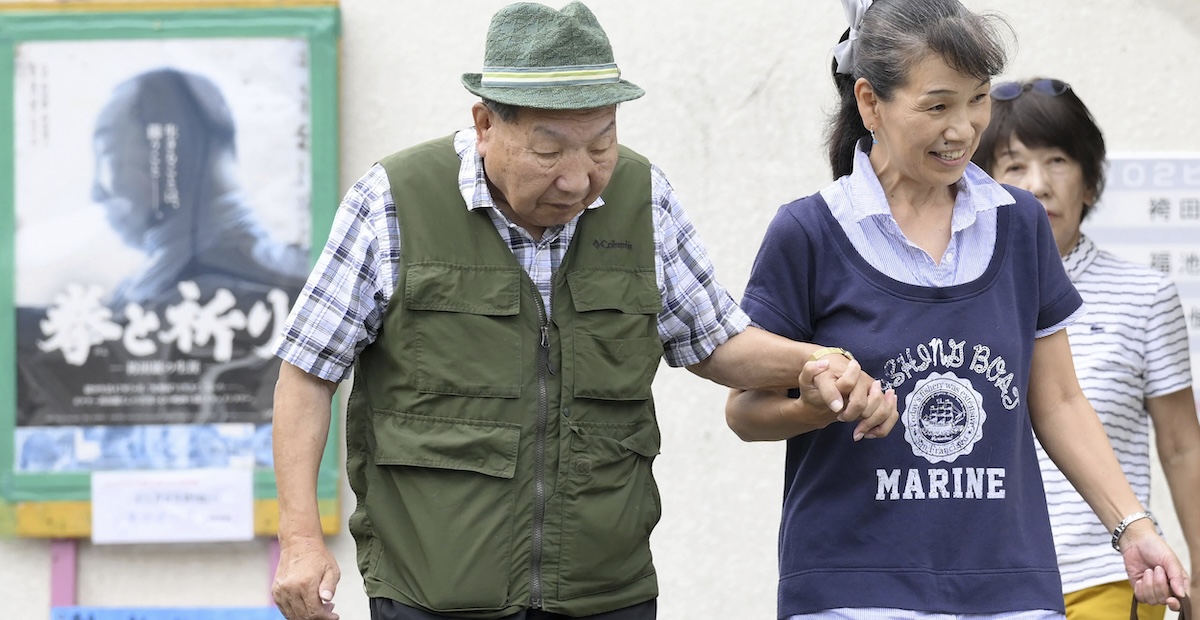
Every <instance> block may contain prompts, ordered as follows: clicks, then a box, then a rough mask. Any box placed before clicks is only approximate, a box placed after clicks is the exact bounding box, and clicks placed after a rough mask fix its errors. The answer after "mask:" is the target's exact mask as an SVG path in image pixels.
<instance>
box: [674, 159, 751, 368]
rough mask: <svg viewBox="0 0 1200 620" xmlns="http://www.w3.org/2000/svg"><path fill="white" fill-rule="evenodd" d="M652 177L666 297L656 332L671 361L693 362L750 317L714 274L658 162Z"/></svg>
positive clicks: (712, 348) (709, 353)
mask: <svg viewBox="0 0 1200 620" xmlns="http://www.w3.org/2000/svg"><path fill="white" fill-rule="evenodd" d="M651 181H652V190H651V191H652V197H651V200H652V202H653V208H654V210H655V214H654V220H655V226H654V242H655V245H656V246H657V247H656V250H657V252H656V256H655V267H656V268H657V270H658V273H657V276H658V282H659V289H660V292H661V294H662V300H663V308H662V312H660V313H659V315H658V334H659V337H661V338H662V341H663V348H664V353H663V357H664V358H665V359H666V360H667V363H668V364H670V365H671V366H676V367H678V366H690V365H692V364H696V363H699V362H702V361H704V360H705V359H706V358H708V356H709V355H711V354H712V352H713V350H714V349H716V348H717V347H718V346H720V345H721V344H723V343H724V342H725V341H726V340H729V339H730V338H732V337H733V336H735V335H737V334H738V333H740V332H742V331H743V330H745V329H746V326H747V325H749V324H750V318H749V317H748V316H746V313H745V312H743V311H742V309H741V308H740V307H739V306H738V305H737V303H736V302H735V301H734V300H733V297H731V296H730V295H729V292H728V291H726V290H725V288H724V287H723V286H721V285H720V283H718V282H717V281H716V279H714V277H713V265H712V262H711V261H710V260H709V258H708V252H707V251H706V250H705V249H704V246H703V244H701V242H700V239H699V238H698V237H697V236H696V229H695V228H693V227H692V222H691V220H689V219H688V217H687V214H685V213H684V212H683V208H682V207H681V206H680V205H679V199H678V198H677V197H676V195H675V190H674V189H672V188H671V184H670V182H668V181H667V177H666V175H664V174H663V172H662V170H659V168H658V167H657V166H651Z"/></svg>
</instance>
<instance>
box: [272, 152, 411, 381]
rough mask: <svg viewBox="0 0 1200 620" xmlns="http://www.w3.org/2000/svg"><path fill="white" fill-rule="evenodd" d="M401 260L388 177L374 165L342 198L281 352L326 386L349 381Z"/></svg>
mask: <svg viewBox="0 0 1200 620" xmlns="http://www.w3.org/2000/svg"><path fill="white" fill-rule="evenodd" d="M399 256H400V234H399V230H398V227H397V220H396V208H395V205H394V204H393V202H392V194H391V191H390V190H389V188H388V179H387V173H386V172H384V170H383V168H382V167H381V166H379V165H378V164H376V165H375V166H373V167H372V168H371V170H370V171H368V172H367V174H366V175H364V176H363V177H362V178H361V179H359V180H358V182H357V183H355V184H354V186H353V187H351V188H350V191H348V192H347V193H346V197H345V198H343V199H342V203H341V205H340V206H339V207H338V211H337V214H336V215H335V216H334V221H333V227H332V229H331V230H330V232H329V239H328V241H326V243H325V249H324V250H323V251H322V252H321V257H320V258H318V259H317V264H316V266H315V267H314V268H313V271H312V274H311V275H309V277H308V282H307V283H306V284H305V285H304V289H303V290H302V291H301V292H300V297H299V298H298V299H297V301H296V304H295V306H293V307H292V311H291V314H290V315H289V316H288V319H287V322H286V323H285V324H284V329H283V335H282V342H281V343H280V344H279V346H278V348H277V349H276V355H278V356H279V357H280V358H282V359H283V360H284V361H286V362H288V363H290V364H293V365H295V366H297V367H299V368H300V369H302V370H304V371H306V372H308V373H311V374H313V375H316V376H318V377H320V378H322V379H325V380H327V381H334V382H339V381H342V380H343V379H345V378H346V376H347V375H349V374H350V368H351V367H352V366H353V364H354V360H355V358H356V357H357V356H358V353H359V352H360V351H362V349H363V348H364V347H366V346H367V344H369V343H370V342H372V341H373V340H374V339H375V335H376V334H377V333H378V331H379V326H380V324H381V323H382V321H383V311H384V309H386V308H387V304H388V300H389V299H390V298H391V295H392V291H393V290H395V288H396V276H395V265H396V264H397V259H398V258H399Z"/></svg>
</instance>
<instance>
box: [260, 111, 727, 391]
mask: <svg viewBox="0 0 1200 620" xmlns="http://www.w3.org/2000/svg"><path fill="white" fill-rule="evenodd" d="M454 149H455V150H456V151H457V152H458V155H459V157H460V158H461V160H462V166H461V167H460V168H459V173H458V188H459V191H460V192H461V193H462V196H463V200H464V201H466V204H467V208H468V209H471V210H475V209H486V210H487V213H488V215H489V216H490V217H491V218H492V223H493V224H494V225H495V227H496V231H497V232H498V233H499V234H500V236H501V237H503V238H504V239H505V240H507V241H508V245H509V248H511V249H512V252H513V255H514V256H516V258H517V261H518V262H520V263H521V265H522V266H523V267H524V268H525V271H527V272H528V273H529V277H530V278H531V279H532V280H533V282H534V284H536V285H537V287H538V290H539V291H541V294H542V300H543V301H544V302H545V304H546V310H547V312H550V311H551V310H552V308H551V305H550V302H551V299H550V290H551V282H552V281H553V275H554V271H555V270H556V269H558V267H559V265H560V264H562V258H563V255H564V254H565V253H566V251H567V248H568V247H570V244H571V238H572V237H573V236H574V234H575V228H576V225H577V223H578V218H576V219H574V220H572V221H571V222H569V223H567V224H564V225H562V226H556V227H552V228H548V229H546V231H545V233H544V234H543V235H542V238H541V240H534V239H533V238H532V237H530V236H529V234H528V233H527V232H525V231H524V230H523V229H521V228H519V227H517V226H516V225H515V224H513V223H512V222H511V221H510V220H509V219H508V218H507V217H506V216H505V215H504V214H503V213H501V212H500V210H499V209H498V208H496V203H495V202H494V201H493V200H492V196H491V193H490V192H489V191H488V186H487V182H486V179H485V177H484V172H483V158H481V157H480V156H479V153H478V151H476V150H475V131H474V130H473V129H465V130H462V131H459V132H458V133H457V134H455V136H454ZM651 183H652V190H651V203H652V205H653V209H654V249H655V253H654V267H655V275H656V277H657V280H658V289H659V292H660V293H661V295H662V300H663V307H662V311H661V312H660V313H659V315H658V333H659V336H660V337H661V338H662V341H663V346H664V349H665V351H664V357H665V359H666V360H667V363H668V364H670V365H672V366H689V365H691V364H695V363H697V362H700V361H702V360H704V359H705V358H707V357H708V356H709V355H710V354H711V353H712V351H713V349H716V348H717V346H719V345H721V344H722V343H724V342H725V341H726V340H728V339H729V338H731V337H733V336H734V335H735V334H737V333H739V332H741V331H742V330H744V329H745V328H746V326H747V325H748V324H749V322H750V320H749V318H748V317H747V316H746V315H745V313H743V312H742V310H741V309H740V308H739V307H738V305H737V304H736V303H735V302H734V301H733V299H732V298H731V297H730V295H729V293H728V292H727V291H726V290H725V289H724V288H723V287H722V286H721V285H720V284H719V283H717V281H716V280H715V279H714V278H713V266H712V263H711V262H710V261H709V258H708V254H707V252H706V251H705V249H704V246H703V245H701V243H700V240H699V239H698V238H697V237H696V231H695V229H694V228H693V227H692V224H691V222H690V221H689V220H688V218H687V216H686V215H685V214H684V212H683V209H682V208H681V207H680V205H679V201H678V199H677V198H676V196H675V192H674V190H673V189H672V188H671V184H670V183H669V182H668V181H667V178H666V176H664V175H663V173H662V171H661V170H659V169H658V167H656V166H651ZM603 204H604V202H603V200H601V199H597V200H596V202H594V203H593V204H591V205H589V206H588V208H589V209H596V208H599V207H601V206H603ZM399 267H400V228H399V222H398V220H397V218H396V205H395V203H393V202H392V193H391V191H390V189H389V187H388V178H387V173H386V172H384V170H383V168H382V167H381V166H379V165H378V164H376V165H375V166H373V167H372V168H371V170H370V171H368V172H367V174H366V175H365V176H363V177H362V178H361V179H359V180H358V182H357V183H355V184H354V187H352V188H350V191H349V192H347V194H346V197H345V198H344V199H343V200H342V204H341V206H340V207H339V208H338V212H337V215H336V216H335V218H334V222H333V228H332V230H331V231H330V233H329V240H328V242H327V243H326V245H325V250H324V251H323V252H322V253H321V257H320V258H319V259H318V260H317V265H316V267H315V268H314V269H313V272H312V275H310V276H309V279H308V283H307V284H305V286H304V290H303V291H302V292H301V293H300V298H299V299H298V300H297V302H296V305H295V306H294V307H293V308H292V312H291V314H290V315H289V316H288V319H287V323H286V324H285V325H284V330H283V340H282V342H281V344H280V345H279V347H278V349H277V350H276V354H277V355H278V356H279V357H281V358H283V359H284V360H285V361H287V362H288V363H290V364H293V365H295V366H297V367H299V368H301V369H302V370H305V371H307V372H309V373H311V374H313V375H316V376H318V377H320V378H322V379H326V380H328V381H335V382H337V381H341V380H343V379H345V378H346V376H347V375H348V374H349V373H350V368H351V366H352V365H353V363H354V359H355V358H356V357H357V356H358V353H359V352H360V351H362V350H363V348H364V347H366V346H367V345H368V344H370V343H371V342H372V341H374V340H375V336H376V334H377V333H378V332H379V327H380V325H381V324H382V322H383V314H384V310H385V309H386V308H387V305H388V302H389V300H390V299H391V297H392V292H393V291H394V290H395V289H396V286H397V284H398V279H399Z"/></svg>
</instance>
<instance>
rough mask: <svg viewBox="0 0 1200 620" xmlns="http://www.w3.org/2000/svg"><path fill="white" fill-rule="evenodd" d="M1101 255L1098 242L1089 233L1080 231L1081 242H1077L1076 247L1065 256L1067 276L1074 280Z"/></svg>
mask: <svg viewBox="0 0 1200 620" xmlns="http://www.w3.org/2000/svg"><path fill="white" fill-rule="evenodd" d="M1099 255H1100V248H1098V247H1096V244H1095V243H1094V242H1093V241H1092V240H1091V239H1088V238H1087V235H1085V234H1083V233H1080V234H1079V243H1077V244H1075V247H1074V248H1072V249H1071V251H1070V252H1067V255H1066V256H1064V257H1063V267H1064V268H1066V270H1067V276H1068V277H1070V278H1071V281H1072V282H1074V281H1075V280H1076V279H1077V278H1078V277H1079V276H1081V275H1083V273H1084V272H1085V271H1087V270H1088V267H1091V266H1092V263H1093V262H1095V261H1096V257H1097V256H1099Z"/></svg>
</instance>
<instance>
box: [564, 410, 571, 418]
mask: <svg viewBox="0 0 1200 620" xmlns="http://www.w3.org/2000/svg"><path fill="white" fill-rule="evenodd" d="M563 417H567V418H569V417H571V408H570V407H563Z"/></svg>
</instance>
